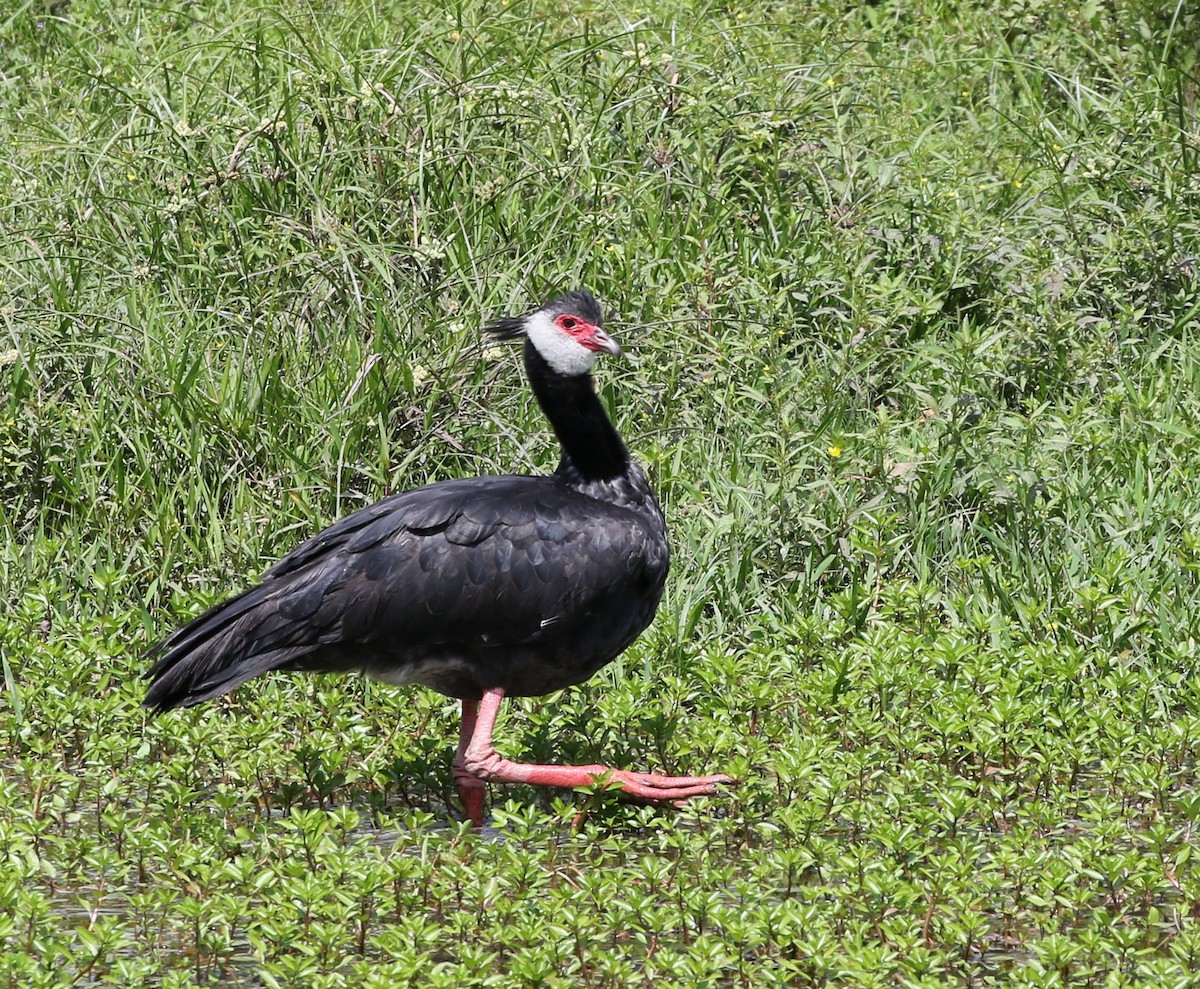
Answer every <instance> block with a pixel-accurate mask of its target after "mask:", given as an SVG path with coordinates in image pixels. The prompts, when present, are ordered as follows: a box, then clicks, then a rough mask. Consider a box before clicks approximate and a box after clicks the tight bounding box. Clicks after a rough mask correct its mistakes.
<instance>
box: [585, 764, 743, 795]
mask: <svg viewBox="0 0 1200 989" xmlns="http://www.w3.org/2000/svg"><path fill="white" fill-rule="evenodd" d="M609 779H611V780H612V782H614V783H617V784H620V787H621V790H622V792H624V793H626V794H628V795H629V796H631V797H634V798H636V799H638V800H650V801H660V800H663V801H666V800H688V799H690V798H692V797H706V796H708V795H709V794H713V793H716V792H717V788H718V787H719V786H721V785H723V784H728V783H732V782H733V780H731V779H730V778H729V777H728V776H725V775H724V774H721V773H718V774H717V775H715V776H656V775H654V774H653V773H631V772H627V771H624V770H613V771H612V772H611V774H610V776H609Z"/></svg>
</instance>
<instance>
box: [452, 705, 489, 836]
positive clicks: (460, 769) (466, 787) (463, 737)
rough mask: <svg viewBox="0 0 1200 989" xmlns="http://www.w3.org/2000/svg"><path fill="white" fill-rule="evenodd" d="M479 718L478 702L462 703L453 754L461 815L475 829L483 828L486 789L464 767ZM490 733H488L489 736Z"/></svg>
mask: <svg viewBox="0 0 1200 989" xmlns="http://www.w3.org/2000/svg"><path fill="white" fill-rule="evenodd" d="M478 716H479V701H463V702H462V727H461V729H460V730H459V735H458V751H457V752H455V753H454V782H455V783H457V784H458V798H459V800H461V801H462V805H463V813H464V814H466V816H467V817H468V818H470V820H471V823H472V824H474V825H475V827H477V828H481V827H483V797H484V794H485V793H486V792H487V787H486V786H485V785H484V783H483V780H481V779H480V778H479V777H478V776H475V775H473V774H472V773H470V772H469V771H468V770H467V769H466V768H465V765H464V759H465V758H466V754H467V748H468V747H469V746H470V744H471V737H472V736H473V735H474V734H475V724H476V720H477V718H478ZM490 734H491V732H490V731H489V735H490Z"/></svg>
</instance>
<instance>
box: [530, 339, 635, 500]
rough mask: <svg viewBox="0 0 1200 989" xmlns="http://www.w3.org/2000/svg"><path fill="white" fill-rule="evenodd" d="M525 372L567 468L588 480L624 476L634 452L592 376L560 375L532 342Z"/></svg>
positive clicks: (603, 479) (605, 479) (602, 479)
mask: <svg viewBox="0 0 1200 989" xmlns="http://www.w3.org/2000/svg"><path fill="white" fill-rule="evenodd" d="M525 370H526V372H527V373H528V374H529V384H530V385H531V387H532V388H533V394H534V396H535V397H536V398H537V400H538V405H540V406H541V407H542V411H543V412H545V413H546V418H547V419H549V420H550V425H551V426H553V427H554V432H555V435H557V436H558V442H559V443H561V444H562V450H563V461H564V464H566V463H569V464H570V465H571V466H573V467H574V468H575V469H576V470H577V471H578V472H579V474H580V475H582V477H583V479H584V480H585V481H610V480H612V479H613V478H616V477H620V476H621V475H622V474H624V473H625V469H626V468H627V467H628V466H629V451H628V450H627V449H626V448H625V444H624V443H623V442H622V441H621V437H620V435H619V434H618V433H617V431H616V429H615V428H614V427H613V424H612V423H611V422H609V421H608V416H607V415H605V413H604V406H603V405H601V404H600V399H598V398H597V397H596V392H595V391H594V390H593V388H592V376H591V375H590V374H575V375H565V374H559V373H558V372H557V371H555V370H554V369H553V368H552V367H550V365H549V364H547V363H546V359H545V358H544V357H542V355H541V354H539V353H538V351H537V348H536V347H535V346H534V345H533V344H532V343H530V342H529V341H528V340H526V342H525ZM560 470H561V468H560Z"/></svg>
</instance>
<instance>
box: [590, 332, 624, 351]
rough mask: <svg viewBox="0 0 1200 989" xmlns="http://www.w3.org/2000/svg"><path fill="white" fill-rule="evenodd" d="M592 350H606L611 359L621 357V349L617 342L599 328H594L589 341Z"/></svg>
mask: <svg viewBox="0 0 1200 989" xmlns="http://www.w3.org/2000/svg"><path fill="white" fill-rule="evenodd" d="M589 343H590V344H591V349H592V350H606V351H608V353H610V354H612V355H613V357H620V356H621V348H620V347H618V346H617V341H616V340H614V339H613V338H612V337H610V336H609V335H608V334H607V333H605V332H604V331H603V330H602V329H600V327H598V326H597V327H596V333H595V335H594V336H593V337H592V339H591V340H590V341H589Z"/></svg>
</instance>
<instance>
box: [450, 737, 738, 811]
mask: <svg viewBox="0 0 1200 989" xmlns="http://www.w3.org/2000/svg"><path fill="white" fill-rule="evenodd" d="M454 779H455V782H456V783H457V784H458V792H459V796H460V797H461V798H462V801H463V808H464V811H465V812H466V816H467V817H469V818H470V819H471V820H472V821H474V822H475V824H476V825H477V826H482V823H483V784H484V781H486V782H489V783H528V784H530V785H532V786H556V787H563V788H566V789H575V788H578V787H585V786H594V785H596V784H600V785H601V786H606V787H607V788H610V789H613V790H619V791H620V792H621V793H622V794H623V795H624V796H625V797H627V798H629V799H631V800H634V801H637V802H639V803H672V804H680V803H683V802H684V801H687V800H690V799H691V798H692V797H703V796H708V795H709V794H712V793H715V792H716V791H717V788H718V787H719V786H721V785H723V784H728V783H732V782H733V780H731V779H730V778H729V777H728V776H725V775H724V774H721V773H718V774H716V775H713V776H659V775H656V774H654V773H635V772H630V771H628V770H624V769H611V768H609V767H608V766H543V765H535V764H531V763H523V762H511V761H509V760H508V759H504V758H501V756H500V755H499V754H498V753H497V752H496V750H495V749H490V748H489V749H475V750H474V751H472V750H471V749H468V750H467V752H465V753H464V754H463V756H462V758H460V759H457V758H456V759H455V762H454Z"/></svg>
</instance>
